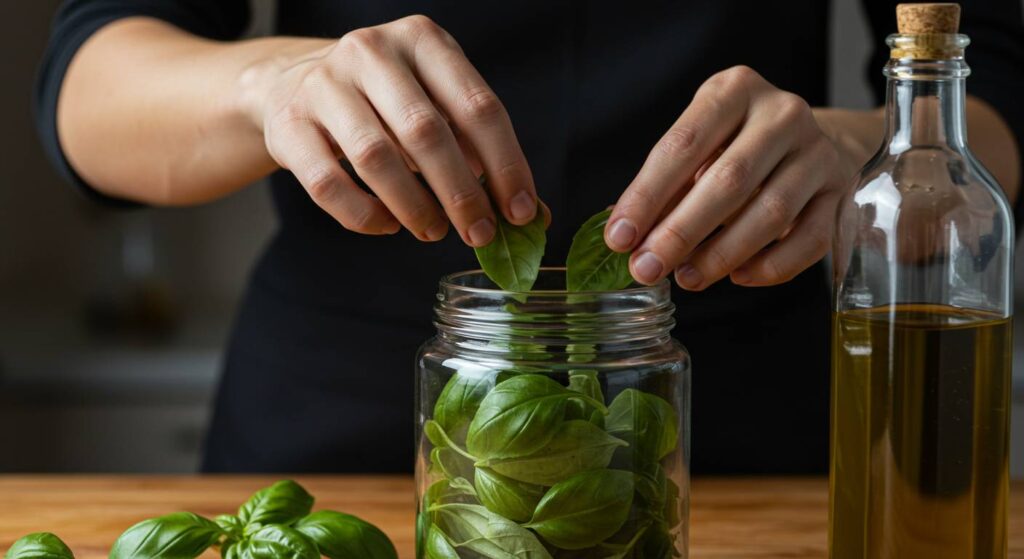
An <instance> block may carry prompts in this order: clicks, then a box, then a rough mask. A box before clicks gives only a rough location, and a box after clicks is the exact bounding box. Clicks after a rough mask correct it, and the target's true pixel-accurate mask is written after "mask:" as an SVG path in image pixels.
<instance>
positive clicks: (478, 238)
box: [468, 217, 494, 247]
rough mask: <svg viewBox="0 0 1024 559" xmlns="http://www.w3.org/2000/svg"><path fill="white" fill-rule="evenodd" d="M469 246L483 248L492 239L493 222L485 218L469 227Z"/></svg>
mask: <svg viewBox="0 0 1024 559" xmlns="http://www.w3.org/2000/svg"><path fill="white" fill-rule="evenodd" d="M468 234H469V244H471V245H473V246H475V247H482V246H485V245H486V244H487V243H489V242H491V239H493V238H494V221H492V220H491V218H489V217H485V218H483V219H481V220H480V221H478V222H476V223H474V224H473V225H471V226H470V227H469V231H468Z"/></svg>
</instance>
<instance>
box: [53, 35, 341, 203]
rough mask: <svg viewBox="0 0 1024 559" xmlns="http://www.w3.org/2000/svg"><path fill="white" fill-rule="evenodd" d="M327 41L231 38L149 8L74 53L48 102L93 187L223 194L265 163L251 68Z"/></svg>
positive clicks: (126, 192)
mask: <svg viewBox="0 0 1024 559" xmlns="http://www.w3.org/2000/svg"><path fill="white" fill-rule="evenodd" d="M330 43H331V41H325V40H319V39H300V38H267V39H255V40H248V41H238V42H233V43H223V42H215V41H210V40H206V39H202V38H199V37H196V36H194V35H190V34H188V33H186V32H184V31H182V30H180V29H177V28H175V27H173V26H171V25H169V24H167V23H164V22H161V21H158V20H154V19H149V18H129V19H124V20H120V21H117V22H114V23H112V24H110V25H108V26H106V27H105V28H103V29H101V30H100V31H99V32H97V33H96V34H95V35H94V36H93V37H92V38H90V39H89V40H88V41H87V42H86V43H85V44H84V45H83V46H82V48H81V49H80V50H79V52H78V53H77V54H76V56H75V58H74V60H73V61H72V63H71V65H70V67H69V68H68V71H67V75H66V76H65V79H64V82H63V85H62V87H61V93H60V99H59V102H58V109H57V123H58V134H59V137H60V142H61V146H62V148H63V150H64V152H65V154H66V156H67V158H68V160H69V161H70V163H71V165H72V166H73V167H74V169H75V171H76V172H78V174H79V175H81V176H82V178H83V179H84V180H85V181H87V182H88V183H89V184H90V185H92V186H93V187H95V188H97V189H98V190H100V191H101V192H103V193H105V194H107V195H110V196H115V197H120V198H126V199H130V200H136V201H140V202H145V203H150V204H169V205H185V204H196V203H202V202H205V201H209V200H213V199H216V198H218V197H221V196H224V195H226V194H229V193H231V192H233V191H235V190H237V189H239V188H241V187H243V186H244V185H246V184H248V183H250V182H252V181H253V180H256V179H258V178H260V177H262V176H264V175H266V174H267V173H269V172H271V171H273V170H274V169H275V168H276V167H277V164H276V163H275V162H274V160H273V159H272V158H271V157H270V155H269V154H268V153H267V149H266V145H265V142H264V138H263V133H262V129H261V126H260V123H259V122H256V121H255V120H254V119H253V117H252V115H253V110H252V105H253V104H254V103H255V100H254V99H253V97H254V95H255V93H254V92H255V91H259V84H258V83H257V82H258V81H259V72H258V71H256V70H254V69H255V68H260V67H265V66H267V65H268V64H269V65H272V64H273V61H274V60H276V59H293V58H296V57H302V56H304V55H307V54H309V53H312V52H314V51H317V50H319V49H321V48H323V47H325V46H326V45H329V44H330Z"/></svg>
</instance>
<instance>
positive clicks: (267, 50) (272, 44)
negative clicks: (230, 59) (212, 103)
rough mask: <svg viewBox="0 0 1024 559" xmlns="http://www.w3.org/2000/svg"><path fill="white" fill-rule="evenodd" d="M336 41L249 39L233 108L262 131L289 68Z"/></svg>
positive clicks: (253, 127) (237, 81) (286, 38)
mask: <svg viewBox="0 0 1024 559" xmlns="http://www.w3.org/2000/svg"><path fill="white" fill-rule="evenodd" d="M333 43H334V41H332V40H327V39H305V38H292V37H271V38H266V39H255V40H253V41H250V42H249V45H248V49H247V50H248V51H249V52H248V56H247V57H246V59H245V60H244V62H243V64H242V65H241V69H240V71H239V72H238V75H237V77H236V78H235V88H234V89H235V94H234V96H233V99H232V105H233V109H234V111H235V112H236V113H237V114H238V116H239V117H240V118H242V119H244V121H245V123H246V125H247V126H248V127H249V128H251V129H252V130H253V131H255V132H258V133H259V134H261V135H262V134H263V121H264V118H265V115H266V113H267V110H268V107H269V105H270V100H271V98H272V97H273V95H274V93H275V91H277V90H278V86H279V85H280V84H281V82H282V80H283V79H284V76H285V74H286V72H288V70H290V69H292V68H294V67H295V66H296V65H297V64H299V63H300V62H301V61H303V60H308V59H309V58H310V57H311V56H315V55H316V54H317V52H318V51H321V50H324V49H325V48H328V47H329V46H330V45H332V44H333Z"/></svg>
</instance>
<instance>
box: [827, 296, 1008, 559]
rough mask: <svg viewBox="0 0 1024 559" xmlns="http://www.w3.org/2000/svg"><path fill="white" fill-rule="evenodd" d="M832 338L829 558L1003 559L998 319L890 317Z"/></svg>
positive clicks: (898, 313) (928, 311)
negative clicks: (830, 539) (830, 544)
mask: <svg viewBox="0 0 1024 559" xmlns="http://www.w3.org/2000/svg"><path fill="white" fill-rule="evenodd" d="M833 327H834V333H833V335H834V344H835V347H834V350H833V360H834V362H833V387H832V390H833V391H834V392H833V400H832V445H833V447H832V454H833V460H832V472H831V473H832V490H833V500H832V535H831V538H832V557H833V558H835V559H840V558H847V557H856V558H865V557H893V558H897V557H898V558H903V557H906V558H917V557H920V558H928V559H943V558H947V557H948V558H950V559H953V558H956V559H963V558H978V559H982V558H994V557H1004V556H1005V555H1006V549H1005V545H1006V543H1005V542H1006V534H1005V529H1006V518H1005V514H1006V499H1007V493H1008V488H1009V484H1008V467H1009V460H1008V457H1009V452H1008V450H1009V449H1008V444H1009V437H1008V424H1009V422H1008V419H1009V405H1010V402H1009V394H1010V390H1009V388H1010V376H1011V372H1010V348H1011V344H1012V341H1011V337H1010V321H1009V319H1007V318H1002V317H999V316H992V315H991V314H988V313H983V312H973V311H966V310H961V309H956V308H952V307H943V306H937V305H900V306H896V307H893V308H888V307H886V308H880V309H866V310H854V311H845V312H840V313H837V314H836V316H835V321H834V324H833Z"/></svg>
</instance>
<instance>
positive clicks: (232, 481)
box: [0, 476, 1024, 559]
mask: <svg viewBox="0 0 1024 559" xmlns="http://www.w3.org/2000/svg"><path fill="white" fill-rule="evenodd" d="M281 477H282V476H272V477H254V476H204V477H169V476H159V477H149V476H0V552H3V551H6V550H7V548H8V547H9V546H10V544H11V543H12V542H13V541H14V540H15V539H17V538H19V537H21V536H23V535H25V534H28V533H30V532H39V531H49V532H54V533H56V534H57V535H59V536H60V537H61V538H62V539H64V541H65V542H67V544H68V545H69V546H70V547H71V549H72V550H73V551H74V552H75V555H76V557H77V558H78V559H100V558H103V557H106V556H107V551H108V550H109V547H110V545H111V544H112V543H113V542H114V540H115V539H116V538H117V536H118V535H119V534H120V533H121V532H122V531H124V529H126V528H127V527H128V526H131V525H132V524H134V523H136V522H138V521H140V520H142V519H144V518H149V517H153V516H160V515H163V514H167V513H170V512H175V511H179V510H189V511H192V512H195V513H198V514H203V515H207V516H210V517H212V516H215V515H217V514H223V513H227V512H234V509H235V508H236V507H237V506H238V505H239V504H240V503H241V502H242V501H243V500H245V498H246V497H248V496H249V494H250V493H252V492H253V491H255V490H256V489H259V488H260V487H263V486H266V485H269V484H270V483H272V482H273V481H275V480H277V479H280V478H281ZM295 479H296V480H297V481H299V482H300V483H302V484H303V485H304V486H305V487H306V488H307V489H309V491H310V492H311V493H313V495H315V496H316V497H317V504H316V507H317V508H331V509H336V510H341V511H345V512H349V513H352V514H355V515H358V516H361V517H363V518H365V519H366V520H368V521H370V522H373V523H374V524H376V525H378V526H380V527H381V529H383V530H384V531H385V532H387V534H388V535H389V536H391V538H392V539H393V540H394V542H395V545H396V546H397V547H398V550H399V555H400V556H401V557H402V558H403V559H406V558H408V559H412V558H413V557H414V554H413V548H414V543H413V532H414V530H413V508H414V503H413V501H414V499H413V496H412V494H413V493H412V491H413V483H412V480H411V479H409V478H406V477H366V476H297V477H295ZM827 493H828V487H827V483H826V481H824V480H820V479H779V478H766V479H698V480H695V481H694V483H693V501H692V508H691V529H690V539H691V544H690V551H691V555H690V556H691V557H693V558H695V559H700V558H725V557H729V558H745V559H746V558H752V559H767V558H776V557H778V558H782V557H785V558H789V559H799V558H823V557H826V556H827V552H826V541H825V538H826V530H827V506H828V494H827ZM208 556H210V557H213V556H214V555H213V554H209V555H208ZM1010 557H1020V558H1024V484H1017V485H1015V486H1014V488H1013V498H1012V499H1011V520H1010Z"/></svg>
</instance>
